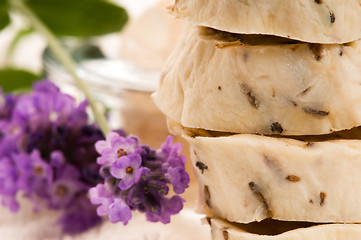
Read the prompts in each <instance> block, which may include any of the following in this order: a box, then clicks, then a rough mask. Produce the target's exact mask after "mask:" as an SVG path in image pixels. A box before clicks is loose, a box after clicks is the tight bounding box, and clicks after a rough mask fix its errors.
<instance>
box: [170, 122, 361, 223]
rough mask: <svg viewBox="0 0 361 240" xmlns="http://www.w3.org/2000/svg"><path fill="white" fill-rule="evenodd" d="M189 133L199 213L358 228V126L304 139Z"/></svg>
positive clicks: (360, 157) (360, 200) (360, 177)
mask: <svg viewBox="0 0 361 240" xmlns="http://www.w3.org/2000/svg"><path fill="white" fill-rule="evenodd" d="M175 129H176V127H173V130H172V131H173V132H174V131H178V132H180V130H179V129H176V130H175ZM186 132H187V133H186V135H185V134H184V131H183V134H184V135H185V138H186V140H187V141H188V142H189V144H190V149H191V154H192V155H191V159H192V163H193V166H194V168H195V172H196V175H197V179H198V182H199V185H200V189H201V200H200V202H201V204H200V210H201V212H203V213H206V214H209V215H214V216H218V217H221V218H224V219H227V220H229V221H232V222H238V223H249V222H253V221H261V220H263V219H266V218H272V219H277V220H284V221H308V222H317V223H331V222H332V223H355V222H361V198H360V196H361V187H360V182H361V174H360V169H361V140H359V139H353V138H357V137H358V138H360V136H361V129H360V128H357V129H353V130H352V131H346V132H342V133H338V134H333V135H330V136H328V135H326V136H319V137H317V138H313V137H312V136H308V137H306V136H305V137H303V140H294V139H289V138H274V137H266V136H259V135H254V134H237V135H231V136H219V137H201V136H199V134H204V132H201V133H199V131H195V132H194V131H189V130H186ZM217 134H219V133H217ZM209 136H217V135H216V134H215V133H210V135H209ZM335 138H336V139H335ZM338 138H343V140H337V139H338ZM346 138H349V139H346ZM329 139H334V140H329Z"/></svg>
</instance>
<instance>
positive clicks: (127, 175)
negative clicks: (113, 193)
mask: <svg viewBox="0 0 361 240" xmlns="http://www.w3.org/2000/svg"><path fill="white" fill-rule="evenodd" d="M141 164H142V158H141V157H140V155H138V154H131V155H129V156H123V157H120V158H119V159H117V160H116V161H115V162H114V163H113V164H112V165H111V167H110V174H111V175H112V176H113V177H115V178H118V179H120V182H119V184H118V187H119V188H120V189H121V190H127V189H128V188H130V187H131V186H132V185H133V184H135V183H137V182H138V181H139V179H140V176H141V175H142V171H143V167H141Z"/></svg>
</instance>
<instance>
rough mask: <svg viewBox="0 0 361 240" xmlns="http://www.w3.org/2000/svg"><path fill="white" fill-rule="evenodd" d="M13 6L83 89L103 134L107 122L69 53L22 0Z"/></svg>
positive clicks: (12, 0) (107, 128)
mask: <svg viewBox="0 0 361 240" xmlns="http://www.w3.org/2000/svg"><path fill="white" fill-rule="evenodd" d="M9 2H10V3H11V5H12V6H13V8H14V9H15V10H17V11H19V12H20V13H22V15H23V16H25V17H27V19H28V20H29V21H30V23H31V24H32V25H33V27H34V29H35V30H36V31H37V32H39V33H40V34H42V35H43V36H44V37H45V38H46V39H47V41H48V44H49V47H50V49H51V50H52V51H53V53H54V55H55V56H56V57H57V58H58V59H59V61H60V62H61V63H62V64H63V65H64V67H65V68H66V69H67V70H68V72H69V73H70V74H71V75H72V76H73V78H74V80H75V82H76V84H77V85H78V87H79V88H80V89H81V90H82V91H83V93H84V95H85V97H86V98H87V100H88V102H89V105H90V108H91V109H92V112H93V115H94V118H95V121H96V122H97V123H98V125H99V127H100V129H101V130H102V132H103V134H104V135H106V134H107V133H108V132H109V131H110V129H109V126H108V124H107V121H106V119H105V117H104V115H103V114H102V113H101V112H100V111H99V110H98V108H97V106H96V102H95V101H94V99H93V97H92V96H91V94H90V92H89V90H88V88H87V87H86V85H85V83H84V82H83V80H81V79H80V78H79V77H78V75H77V73H76V70H75V68H74V66H75V62H74V61H73V59H72V58H71V57H70V55H69V54H68V53H67V52H66V50H64V48H63V46H62V45H61V43H60V42H59V41H58V39H57V38H56V36H55V35H54V34H53V33H52V32H51V31H50V30H49V29H48V27H47V26H45V24H44V23H43V22H42V21H41V20H40V19H39V18H38V17H37V16H36V15H35V14H34V13H33V12H32V11H31V10H30V9H29V8H28V7H27V6H26V4H25V3H24V2H23V1H22V0H11V1H9Z"/></svg>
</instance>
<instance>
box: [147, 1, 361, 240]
mask: <svg viewBox="0 0 361 240" xmlns="http://www.w3.org/2000/svg"><path fill="white" fill-rule="evenodd" d="M169 9H170V11H171V12H172V13H173V14H174V15H175V16H177V17H180V18H188V19H189V20H190V21H191V22H193V23H194V25H195V26H190V27H189V28H190V29H189V31H188V35H187V36H186V37H185V38H184V41H183V42H182V44H180V45H179V46H178V47H177V48H176V49H175V51H174V52H173V54H172V55H171V57H170V58H169V60H168V62H167V63H166V65H165V66H164V70H163V75H162V78H161V81H160V85H159V88H158V90H157V92H156V93H155V94H154V96H153V97H154V101H155V102H156V104H157V106H158V107H159V108H160V109H161V110H162V111H163V112H164V114H165V115H166V116H167V117H168V119H169V129H170V131H171V132H172V133H175V134H179V135H182V136H183V137H184V138H185V139H186V140H187V141H188V142H189V144H190V147H191V155H192V156H191V159H192V164H193V166H194V169H195V172H196V174H197V179H198V182H199V186H200V190H201V191H200V204H199V211H200V212H202V213H205V214H207V215H208V218H207V220H208V223H209V224H210V225H211V229H212V239H213V240H222V239H224V240H228V239H229V240H256V239H273V240H278V239H279V240H281V239H282V240H283V239H297V240H306V239H317V240H319V239H333V240H356V239H361V225H360V224H359V223H361V197H360V196H361V187H359V185H360V184H359V183H360V182H361V127H360V126H361V74H360V73H361V40H359V39H360V38H361V28H359V27H358V25H359V23H361V3H360V1H356V0H348V1H340V0H339V1H332V0H294V1H286V0H274V1H266V0H258V1H249V0H217V1H215V0H197V1H196V0H176V1H175V3H174V5H173V6H171V7H170V8H169ZM270 236H272V237H270Z"/></svg>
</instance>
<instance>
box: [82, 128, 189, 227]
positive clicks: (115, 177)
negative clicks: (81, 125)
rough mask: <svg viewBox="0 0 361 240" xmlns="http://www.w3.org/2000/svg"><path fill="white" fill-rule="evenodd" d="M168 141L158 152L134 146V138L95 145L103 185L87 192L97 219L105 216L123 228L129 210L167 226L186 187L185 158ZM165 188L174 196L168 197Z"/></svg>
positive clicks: (113, 138)
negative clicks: (96, 206)
mask: <svg viewBox="0 0 361 240" xmlns="http://www.w3.org/2000/svg"><path fill="white" fill-rule="evenodd" d="M172 141H173V138H172V137H168V138H167V140H166V142H165V143H164V144H163V145H162V146H161V149H158V150H154V149H151V148H150V147H149V146H147V145H141V144H139V143H138V139H136V138H134V137H122V136H119V135H117V134H115V133H110V134H108V136H107V139H106V140H105V141H99V142H97V143H96V149H97V151H98V153H100V154H101V156H100V157H99V158H98V161H97V162H98V164H100V165H101V168H100V169H101V175H102V176H103V177H104V184H98V185H97V186H96V187H95V188H92V189H91V190H90V191H89V194H90V199H91V202H92V203H93V204H96V205H100V206H98V209H97V212H98V214H99V215H101V216H104V215H108V216H109V217H110V221H111V222H123V223H124V224H126V223H127V222H128V220H130V218H131V214H130V210H138V211H139V212H142V213H144V214H145V216H146V218H147V220H148V221H151V222H161V223H164V224H166V223H169V222H170V221H171V216H172V215H175V214H178V213H179V212H180V211H181V210H182V208H183V203H184V200H183V199H182V198H181V197H180V196H179V195H177V194H180V193H183V192H184V191H185V189H186V188H187V187H188V184H189V175H188V173H187V172H186V171H185V162H186V158H185V156H182V155H180V151H181V149H182V145H181V144H172ZM169 185H172V186H173V189H174V192H175V193H176V194H175V195H174V196H168V193H169V187H168V186H169Z"/></svg>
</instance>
